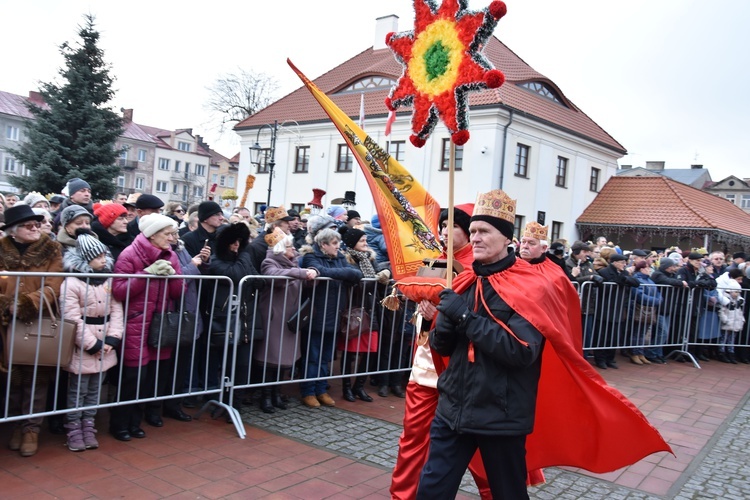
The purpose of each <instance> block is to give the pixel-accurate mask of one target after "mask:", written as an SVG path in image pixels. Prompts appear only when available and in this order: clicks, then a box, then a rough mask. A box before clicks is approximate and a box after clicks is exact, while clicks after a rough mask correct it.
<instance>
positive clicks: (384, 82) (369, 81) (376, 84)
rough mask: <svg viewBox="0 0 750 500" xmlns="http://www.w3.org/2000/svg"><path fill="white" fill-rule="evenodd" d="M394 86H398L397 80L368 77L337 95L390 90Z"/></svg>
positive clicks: (385, 77) (383, 77)
mask: <svg viewBox="0 0 750 500" xmlns="http://www.w3.org/2000/svg"><path fill="white" fill-rule="evenodd" d="M394 85H396V80H394V79H393V78H388V77H387V76H368V77H365V78H362V79H361V80H357V81H356V82H354V83H352V84H351V85H349V86H348V87H346V88H345V89H342V90H340V91H339V92H337V93H338V94H346V93H348V92H362V91H363V90H364V91H367V90H378V89H390V88H391V87H393V86H394Z"/></svg>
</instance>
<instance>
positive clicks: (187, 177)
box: [169, 172, 195, 184]
mask: <svg viewBox="0 0 750 500" xmlns="http://www.w3.org/2000/svg"><path fill="white" fill-rule="evenodd" d="M169 179H170V180H172V181H174V182H184V183H186V184H192V183H194V182H195V174H188V173H185V172H172V175H171V176H170V177H169Z"/></svg>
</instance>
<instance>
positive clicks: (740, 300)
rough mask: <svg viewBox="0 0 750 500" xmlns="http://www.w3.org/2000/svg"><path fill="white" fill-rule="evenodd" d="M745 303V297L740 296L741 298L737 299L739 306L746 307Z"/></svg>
mask: <svg viewBox="0 0 750 500" xmlns="http://www.w3.org/2000/svg"><path fill="white" fill-rule="evenodd" d="M744 305H745V298H744V297H740V298H739V299H737V307H740V308H742V307H744Z"/></svg>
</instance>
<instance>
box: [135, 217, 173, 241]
mask: <svg viewBox="0 0 750 500" xmlns="http://www.w3.org/2000/svg"><path fill="white" fill-rule="evenodd" d="M165 227H174V228H177V222H175V221H174V219H172V218H170V217H167V216H166V215H161V214H148V215H144V216H143V217H140V218H139V219H138V229H140V231H141V232H142V233H143V236H145V237H146V238H150V237H152V236H153V235H155V234H156V233H158V232H159V231H161V230H162V229H164V228H165Z"/></svg>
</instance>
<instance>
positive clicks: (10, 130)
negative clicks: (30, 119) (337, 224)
mask: <svg viewBox="0 0 750 500" xmlns="http://www.w3.org/2000/svg"><path fill="white" fill-rule="evenodd" d="M18 137H19V132H18V127H14V126H12V125H8V126H7V127H5V138H6V139H8V140H11V141H17V140H18Z"/></svg>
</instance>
